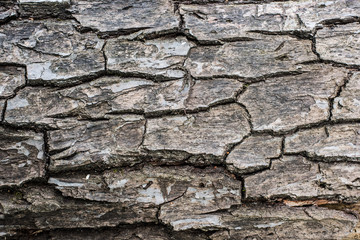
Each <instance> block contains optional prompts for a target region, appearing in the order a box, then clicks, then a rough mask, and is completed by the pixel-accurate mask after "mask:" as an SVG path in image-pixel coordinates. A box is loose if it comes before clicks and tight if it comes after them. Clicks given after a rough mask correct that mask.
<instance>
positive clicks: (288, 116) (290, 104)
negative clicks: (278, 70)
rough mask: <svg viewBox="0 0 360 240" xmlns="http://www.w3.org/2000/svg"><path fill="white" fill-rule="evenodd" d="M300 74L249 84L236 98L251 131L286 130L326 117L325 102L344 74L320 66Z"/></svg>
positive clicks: (328, 109) (327, 113)
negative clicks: (249, 116) (249, 123)
mask: <svg viewBox="0 0 360 240" xmlns="http://www.w3.org/2000/svg"><path fill="white" fill-rule="evenodd" d="M306 67H307V66H305V67H304V68H306ZM304 71H305V72H304V73H303V74H301V75H295V76H288V77H278V78H272V79H268V80H265V81H264V82H259V83H255V84H252V85H250V86H249V87H248V88H247V89H246V91H245V92H244V94H241V95H240V96H239V99H238V102H239V103H241V104H243V105H245V106H246V108H247V109H248V110H249V113H250V115H251V120H252V123H253V126H254V129H255V130H259V131H262V130H271V131H287V130H291V129H294V128H296V127H298V126H304V125H309V124H314V123H318V122H321V121H324V120H326V119H328V118H329V116H330V112H329V111H330V103H329V99H330V98H334V97H335V95H336V93H337V90H338V87H339V86H341V85H342V84H344V82H345V80H346V77H347V71H346V70H343V69H337V68H328V67H326V66H324V65H315V66H313V67H311V69H304Z"/></svg>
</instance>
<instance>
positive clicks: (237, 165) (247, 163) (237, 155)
mask: <svg viewBox="0 0 360 240" xmlns="http://www.w3.org/2000/svg"><path fill="white" fill-rule="evenodd" d="M281 141H282V139H281V138H280V137H272V136H256V137H255V136H252V137H249V138H246V139H245V140H244V141H243V142H241V143H240V144H239V145H237V146H236V147H235V148H234V149H233V150H232V151H231V152H230V154H229V155H228V156H227V158H226V165H227V167H228V169H229V170H230V171H232V172H236V173H238V174H245V173H251V172H255V171H258V170H261V169H264V168H268V167H269V166H270V160H271V158H277V157H279V156H280V154H281Z"/></svg>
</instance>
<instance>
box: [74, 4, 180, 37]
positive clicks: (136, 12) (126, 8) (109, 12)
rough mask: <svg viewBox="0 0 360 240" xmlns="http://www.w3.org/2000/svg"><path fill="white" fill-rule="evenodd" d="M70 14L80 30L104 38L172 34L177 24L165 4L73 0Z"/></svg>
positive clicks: (172, 12) (170, 8)
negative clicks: (82, 28)
mask: <svg viewBox="0 0 360 240" xmlns="http://www.w3.org/2000/svg"><path fill="white" fill-rule="evenodd" d="M71 11H72V13H73V16H74V17H75V18H76V19H77V20H78V21H79V22H80V24H81V26H82V27H84V28H91V29H95V30H97V31H99V32H100V33H101V34H104V35H112V34H118V33H119V34H121V33H133V32H138V31H140V32H141V33H145V34H150V33H152V34H154V33H161V32H172V31H175V30H176V29H177V28H178V26H179V21H180V18H179V16H177V15H175V14H174V11H173V6H172V4H171V3H170V1H166V0H150V1H145V0H127V1H122V0H115V1H113V0H105V1H101V2H100V1H91V0H85V1H84V0H76V1H74V5H73V6H72V9H71ZM104 16H107V18H106V19H105V18H103V17H104ZM138 34H139V33H138Z"/></svg>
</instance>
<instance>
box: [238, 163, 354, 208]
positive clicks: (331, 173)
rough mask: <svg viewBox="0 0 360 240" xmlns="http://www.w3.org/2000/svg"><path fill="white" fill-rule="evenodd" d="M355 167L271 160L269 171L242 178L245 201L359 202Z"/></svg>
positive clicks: (339, 164)
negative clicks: (288, 199)
mask: <svg viewBox="0 0 360 240" xmlns="http://www.w3.org/2000/svg"><path fill="white" fill-rule="evenodd" d="M359 173H360V167H359V165H358V164H344V163H338V164H328V163H313V162H310V161H307V160H306V159H305V158H304V157H301V156H287V157H284V158H282V159H279V160H274V161H273V163H272V166H271V168H270V169H269V170H265V171H263V172H261V173H258V174H256V175H254V176H250V177H247V178H245V187H246V189H247V192H246V194H247V197H249V198H269V199H271V198H282V197H290V198H293V199H300V200H301V199H311V198H312V197H313V196H317V197H318V198H328V199H334V198H339V199H341V200H347V201H354V202H356V201H358V200H359V197H360V193H359V190H358V188H359V178H358V177H357V176H359Z"/></svg>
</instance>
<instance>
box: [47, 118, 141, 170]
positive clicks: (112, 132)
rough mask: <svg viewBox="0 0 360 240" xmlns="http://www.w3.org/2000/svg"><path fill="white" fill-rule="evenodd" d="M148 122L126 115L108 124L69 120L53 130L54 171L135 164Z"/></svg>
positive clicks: (50, 149) (51, 159) (51, 160)
mask: <svg viewBox="0 0 360 240" xmlns="http://www.w3.org/2000/svg"><path fill="white" fill-rule="evenodd" d="M144 124H145V120H144V118H142V117H141V116H136V115H124V116H119V117H115V118H113V119H111V120H107V121H96V122H91V121H82V122H80V123H79V122H77V121H76V120H68V121H63V122H61V123H60V129H59V130H54V131H50V132H49V134H48V139H49V141H48V144H49V151H50V154H51V156H50V169H51V170H64V169H71V168H79V167H86V166H89V165H90V166H91V165H95V166H103V165H105V166H108V165H110V166H121V165H124V164H128V165H129V164H135V163H136V162H137V161H138V160H136V156H137V155H138V154H137V153H138V148H139V147H140V145H141V143H142V138H143V134H144V127H145V126H144Z"/></svg>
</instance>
